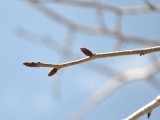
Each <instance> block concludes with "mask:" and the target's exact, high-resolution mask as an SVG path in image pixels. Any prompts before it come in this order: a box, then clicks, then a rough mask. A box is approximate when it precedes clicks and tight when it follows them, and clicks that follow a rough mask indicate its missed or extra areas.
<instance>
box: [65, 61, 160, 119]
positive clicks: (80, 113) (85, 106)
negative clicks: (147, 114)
mask: <svg viewBox="0 0 160 120" xmlns="http://www.w3.org/2000/svg"><path fill="white" fill-rule="evenodd" d="M159 63H160V59H158V60H157V61H155V62H154V63H152V64H151V65H149V66H147V67H143V68H137V69H131V70H126V71H124V72H123V73H120V74H119V75H118V76H116V77H114V78H112V79H111V80H107V82H106V83H105V84H104V85H103V86H102V87H100V88H99V89H98V90H96V91H95V92H94V94H92V95H91V96H90V97H89V98H88V99H87V100H85V101H84V102H83V103H82V104H81V105H79V107H77V108H75V109H74V110H73V111H72V112H71V113H70V114H69V116H68V117H69V120H79V119H81V118H83V117H84V116H85V115H86V114H88V113H89V112H91V111H92V110H93V109H94V108H95V107H96V106H98V104H99V103H101V102H102V101H103V100H104V99H105V98H106V97H108V96H109V95H111V94H112V93H113V92H114V91H116V90H117V89H118V88H120V87H122V86H123V85H125V84H126V83H128V82H133V81H136V80H143V79H147V78H149V77H152V76H153V75H154V74H155V73H156V72H157V71H159V68H160V66H159ZM155 66H156V67H155Z"/></svg>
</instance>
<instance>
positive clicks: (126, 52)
mask: <svg viewBox="0 0 160 120" xmlns="http://www.w3.org/2000/svg"><path fill="white" fill-rule="evenodd" d="M159 51H160V46H157V47H151V48H144V49H135V50H124V51H116V52H107V53H99V54H93V55H92V56H89V57H86V58H83V59H79V60H75V61H71V62H66V63H62V64H46V63H41V62H25V63H23V64H24V65H26V66H29V67H52V68H57V69H61V68H64V67H69V66H72V65H77V64H81V63H84V62H87V61H90V60H94V59H98V58H105V57H114V56H123V55H135V54H140V55H144V54H148V53H152V52H159Z"/></svg>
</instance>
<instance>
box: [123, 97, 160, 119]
mask: <svg viewBox="0 0 160 120" xmlns="http://www.w3.org/2000/svg"><path fill="white" fill-rule="evenodd" d="M159 105H160V95H159V96H157V98H156V99H154V100H153V101H151V102H150V103H148V104H147V105H145V106H144V107H142V108H140V109H139V110H137V111H136V112H135V113H133V114H132V115H130V116H129V117H127V118H126V119H124V120H136V119H137V118H139V117H141V116H142V115H144V114H147V113H151V111H152V110H153V109H155V108H156V107H158V106H159Z"/></svg>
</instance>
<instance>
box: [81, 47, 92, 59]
mask: <svg viewBox="0 0 160 120" xmlns="http://www.w3.org/2000/svg"><path fill="white" fill-rule="evenodd" d="M80 50H81V51H82V52H83V53H84V54H85V55H86V56H90V57H91V56H93V53H92V52H91V51H90V50H88V49H87V48H80Z"/></svg>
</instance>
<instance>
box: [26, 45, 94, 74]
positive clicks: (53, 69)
mask: <svg viewBox="0 0 160 120" xmlns="http://www.w3.org/2000/svg"><path fill="white" fill-rule="evenodd" d="M80 50H81V51H82V52H83V53H84V54H85V55H86V56H89V57H92V56H93V55H94V54H93V53H92V52H91V51H90V50H88V49H87V48H80ZM23 65H25V66H27V67H40V66H41V65H42V63H41V62H24V63H23ZM57 71H58V69H57V68H52V69H51V70H50V72H49V73H48V76H53V75H55V74H56V73H57Z"/></svg>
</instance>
